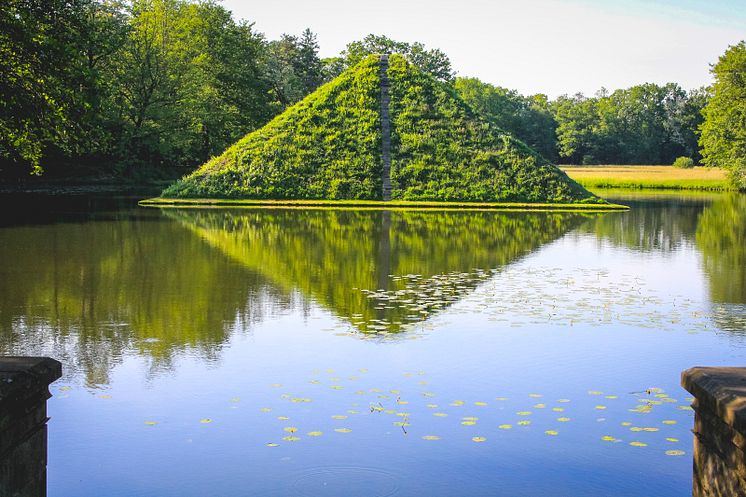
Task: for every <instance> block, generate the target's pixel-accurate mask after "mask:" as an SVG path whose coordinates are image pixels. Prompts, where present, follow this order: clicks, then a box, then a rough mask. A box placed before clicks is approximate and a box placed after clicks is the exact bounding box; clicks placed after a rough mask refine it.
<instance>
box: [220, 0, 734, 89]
mask: <svg viewBox="0 0 746 497" xmlns="http://www.w3.org/2000/svg"><path fill="white" fill-rule="evenodd" d="M222 4H223V5H224V6H225V7H226V8H227V9H229V10H231V11H233V13H234V17H235V18H237V19H245V20H247V21H250V22H253V23H254V26H255V29H256V30H257V31H259V32H262V33H264V34H265V35H266V36H267V38H268V39H277V38H279V37H280V35H281V34H283V33H288V34H300V33H301V32H302V31H303V29H305V28H306V27H308V28H310V29H311V30H312V31H313V32H315V33H316V34H317V36H318V41H319V45H320V47H321V56H322V57H332V56H335V55H338V54H339V52H340V51H342V50H343V49H344V47H345V45H346V44H347V43H349V42H351V41H354V40H359V39H362V38H363V37H365V35H367V34H368V33H375V34H384V35H386V36H388V37H390V38H393V39H396V40H400V41H408V42H413V41H420V42H422V43H424V44H425V45H426V47H427V48H440V49H441V50H443V51H444V52H445V53H446V54H447V55H448V56H449V57H450V59H451V63H452V64H453V68H454V69H455V70H456V71H457V73H458V76H471V77H477V78H479V79H481V80H482V81H485V82H488V83H492V84H494V85H499V86H503V87H507V88H511V89H515V90H518V91H519V92H520V93H522V94H525V95H530V94H535V93H544V94H547V95H548V96H549V97H550V98H555V97H557V96H559V95H562V94H574V93H577V92H582V93H585V94H586V95H593V94H594V93H595V92H596V91H597V90H599V89H600V88H601V87H605V88H606V89H608V90H611V91H613V90H615V89H618V88H627V87H629V86H632V85H635V84H641V83H646V82H651V83H659V84H662V83H667V82H676V83H679V84H680V85H681V86H682V87H683V88H685V89H690V88H697V87H700V86H703V85H707V84H709V83H710V82H711V75H710V65H711V64H713V63H714V62H716V61H717V58H718V57H719V56H720V55H722V53H723V52H724V51H725V50H726V48H727V47H728V46H729V45H734V44H736V43H738V42H739V41H741V40H742V39H746V0H459V1H455V0H367V1H365V2H358V1H355V0H269V1H267V0H264V1H261V2H259V1H256V0H250V1H247V0H223V2H222Z"/></svg>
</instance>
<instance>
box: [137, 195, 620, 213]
mask: <svg viewBox="0 0 746 497" xmlns="http://www.w3.org/2000/svg"><path fill="white" fill-rule="evenodd" d="M139 205H141V206H144V207H204V208H211V207H212V208H216V207H217V208H219V207H230V208H234V207H244V208H286V209H292V208H315V209H386V210H390V209H440V210H456V209H465V210H524V211H525V210H552V211H585V212H587V211H596V212H598V211H604V212H605V211H619V210H626V209H628V207H627V206H625V205H619V204H579V203H576V204H550V203H542V204H536V203H528V202H431V201H404V200H392V201H389V202H384V201H381V200H247V199H175V198H161V197H156V198H150V199H146V200H142V201H140V202H139Z"/></svg>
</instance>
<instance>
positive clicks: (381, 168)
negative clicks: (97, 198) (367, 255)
mask: <svg viewBox="0 0 746 497" xmlns="http://www.w3.org/2000/svg"><path fill="white" fill-rule="evenodd" d="M162 198H164V199H168V198H171V199H253V200H366V201H382V200H383V201H389V200H394V201H436V202H514V203H552V204H596V205H598V204H605V203H606V202H605V201H603V200H602V199H600V198H598V197H596V196H595V195H593V194H592V193H590V192H589V191H588V190H586V189H585V188H583V187H582V186H580V185H579V184H578V183H576V182H575V181H573V180H571V179H570V178H569V177H568V176H567V175H566V174H565V173H564V172H562V171H561V170H560V169H559V168H557V167H556V166H554V165H552V164H550V163H549V162H548V161H547V160H545V159H544V158H543V157H541V156H540V155H539V154H538V153H536V152H535V151H533V150H532V149H530V148H529V147H528V146H526V145H525V144H524V143H522V142H521V141H519V140H517V139H515V138H513V137H512V136H510V135H509V134H507V133H505V132H503V131H501V130H500V129H498V128H497V127H496V126H494V125H492V124H491V123H490V122H488V121H487V120H485V119H483V118H482V117H480V116H479V115H477V114H475V112H474V111H472V110H471V108H470V107H469V106H468V105H467V104H466V103H465V102H464V101H463V100H461V99H460V98H459V96H458V95H457V94H456V92H455V90H453V89H452V88H451V87H450V86H448V85H447V84H444V83H441V82H439V81H437V80H435V79H434V78H433V77H431V76H430V75H428V74H426V73H424V72H423V71H421V70H419V69H418V68H417V67H415V66H414V65H413V64H411V63H410V62H408V61H407V60H406V59H405V58H404V57H403V56H401V55H391V56H386V55H383V56H377V55H376V56H369V57H367V58H365V59H364V60H362V61H361V62H360V63H359V64H357V65H356V66H354V67H352V68H350V69H348V70H347V71H345V72H344V73H342V74H341V75H340V76H339V77H337V78H336V79H334V80H333V81H331V82H329V83H327V84H325V85H323V86H321V87H320V88H318V89H317V90H316V91H314V92H313V93H311V94H310V95H308V96H307V97H306V98H305V99H304V100H302V101H301V102H299V103H297V104H296V105H294V106H292V107H290V108H288V109H287V110H286V111H285V112H283V113H282V114H280V115H279V116H277V117H275V118H274V119H273V120H272V121H271V122H269V123H268V124H267V125H266V126H264V127H263V128H261V129H259V130H256V131H254V132H252V133H249V134H248V135H246V136H245V137H244V138H242V139H241V140H239V141H238V142H237V143H235V144H234V145H233V146H231V147H230V148H228V149H227V150H226V151H225V152H224V153H223V154H222V155H220V156H218V157H214V158H212V159H211V160H210V161H208V162H207V163H206V164H204V165H202V166H201V167H200V168H198V169H197V170H196V171H194V172H193V173H191V174H189V175H187V176H185V177H183V178H182V179H180V180H179V181H177V182H176V183H174V184H172V185H171V186H169V187H168V188H166V189H165V190H164V191H163V193H162Z"/></svg>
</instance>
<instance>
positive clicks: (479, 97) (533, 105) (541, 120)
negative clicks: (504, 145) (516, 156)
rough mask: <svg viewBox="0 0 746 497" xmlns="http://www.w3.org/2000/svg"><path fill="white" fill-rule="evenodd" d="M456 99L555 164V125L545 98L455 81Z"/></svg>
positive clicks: (476, 81)
mask: <svg viewBox="0 0 746 497" xmlns="http://www.w3.org/2000/svg"><path fill="white" fill-rule="evenodd" d="M455 87H456V91H457V92H458V94H459V96H460V97H461V98H462V99H464V101H465V102H466V103H468V104H469V105H470V106H471V107H472V109H474V110H475V111H477V112H478V113H479V114H481V115H482V116H484V117H486V118H487V119H489V120H491V121H492V122H493V123H494V124H495V125H496V126H497V127H498V128H500V129H502V130H504V131H506V132H508V133H510V134H512V135H513V136H515V137H516V138H518V139H520V140H522V141H523V142H525V143H526V145H528V146H529V147H531V148H533V149H534V150H536V151H537V152H539V153H540V154H541V155H543V156H544V157H545V158H546V159H548V160H550V161H556V160H557V159H558V158H559V156H558V155H557V136H556V134H555V127H556V123H555V120H554V116H553V115H552V110H551V108H550V105H549V100H548V99H547V97H546V95H534V96H531V97H524V96H523V95H520V94H519V93H518V92H517V91H515V90H508V89H507V88H501V87H499V86H492V85H490V84H488V83H483V82H482V81H480V80H479V79H477V78H457V79H456V83H455Z"/></svg>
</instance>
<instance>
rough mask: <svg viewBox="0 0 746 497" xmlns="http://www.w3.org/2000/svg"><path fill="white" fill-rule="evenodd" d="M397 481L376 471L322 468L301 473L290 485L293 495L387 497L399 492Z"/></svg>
mask: <svg viewBox="0 0 746 497" xmlns="http://www.w3.org/2000/svg"><path fill="white" fill-rule="evenodd" d="M398 481H399V477H398V476H397V475H396V474H395V473H392V472H390V471H386V470H383V469H379V468H365V467H358V466H325V467H321V468H312V469H308V470H305V471H303V472H301V473H300V475H298V476H297V477H295V479H294V480H293V483H292V489H293V494H294V495H304V496H309V497H311V496H313V497H323V496H327V495H328V496H338V495H365V496H366V497H388V496H390V495H394V494H396V493H397V492H398V491H399V485H398V483H397V482H398Z"/></svg>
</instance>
